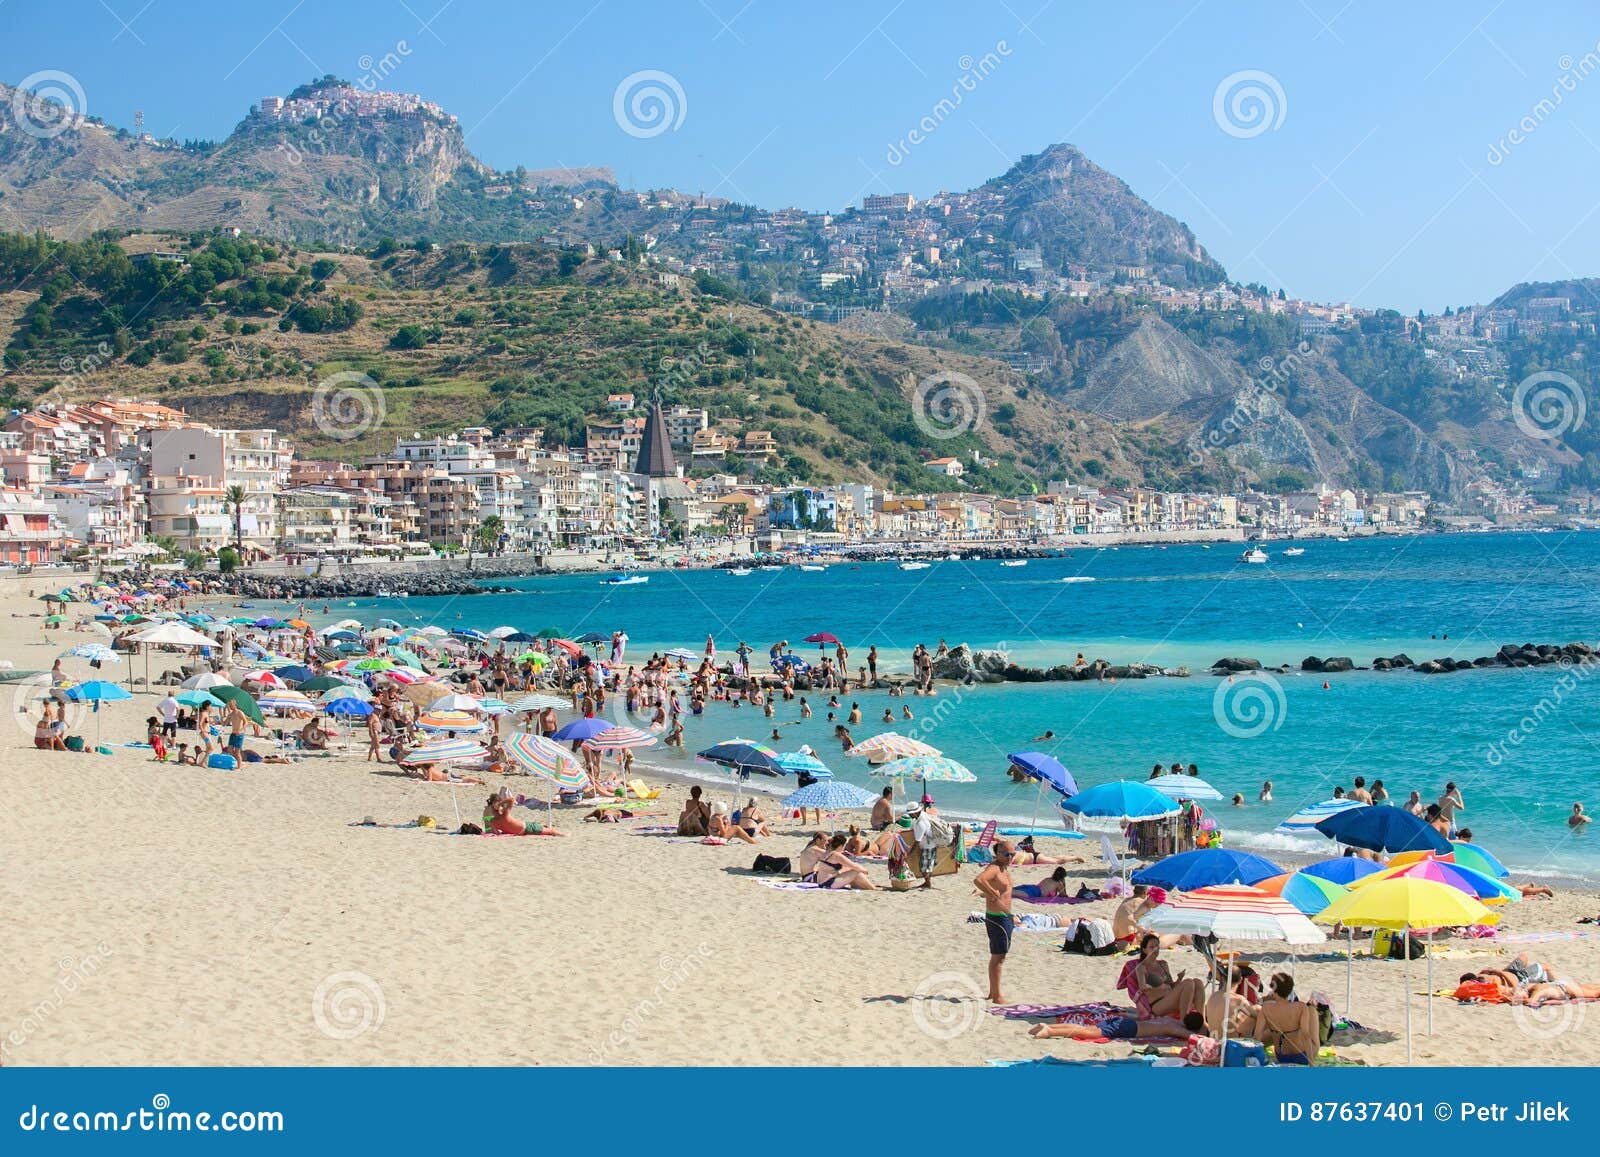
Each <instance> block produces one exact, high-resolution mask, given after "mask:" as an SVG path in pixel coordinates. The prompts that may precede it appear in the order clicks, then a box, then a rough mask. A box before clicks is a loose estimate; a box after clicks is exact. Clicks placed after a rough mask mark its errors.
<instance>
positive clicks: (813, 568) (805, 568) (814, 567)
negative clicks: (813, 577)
mask: <svg viewBox="0 0 1600 1157" xmlns="http://www.w3.org/2000/svg"><path fill="white" fill-rule="evenodd" d="M800 569H801V570H803V571H809V572H810V573H812V574H816V573H817V572H818V571H824V570H827V569H828V568H827V567H825V566H817V565H815V564H813V563H808V562H803V563H801V564H800Z"/></svg>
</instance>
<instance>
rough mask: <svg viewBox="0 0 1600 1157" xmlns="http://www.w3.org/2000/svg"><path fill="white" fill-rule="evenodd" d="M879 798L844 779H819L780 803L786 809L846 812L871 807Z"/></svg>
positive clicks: (787, 796)
mask: <svg viewBox="0 0 1600 1157" xmlns="http://www.w3.org/2000/svg"><path fill="white" fill-rule="evenodd" d="M877 798H878V797H877V796H875V795H873V794H872V793H871V792H870V791H864V790H862V789H861V788H859V787H857V786H856V785H855V784H853V783H846V782H845V781H844V780H842V779H819V780H818V781H817V782H816V783H813V784H808V785H807V786H805V787H802V788H801V789H800V790H799V791H795V792H791V793H790V794H789V795H786V796H784V797H783V799H782V800H781V801H779V802H780V803H781V804H782V805H783V806H784V807H786V808H802V809H803V808H815V809H817V810H818V811H846V810H850V809H854V808H867V807H871V806H872V805H873V803H875V802H876V801H877Z"/></svg>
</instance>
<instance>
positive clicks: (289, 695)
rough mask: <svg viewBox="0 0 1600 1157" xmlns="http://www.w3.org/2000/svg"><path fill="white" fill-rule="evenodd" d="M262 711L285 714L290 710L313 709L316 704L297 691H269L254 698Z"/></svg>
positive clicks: (315, 707)
mask: <svg viewBox="0 0 1600 1157" xmlns="http://www.w3.org/2000/svg"><path fill="white" fill-rule="evenodd" d="M256 706H257V707H259V708H261V710H262V711H273V712H277V713H279V714H285V713H288V712H290V711H315V710H316V709H317V705H316V704H315V703H313V702H311V700H310V699H308V698H306V697H305V696H304V695H302V694H301V693H300V692H298V691H270V692H268V693H267V694H265V695H263V696H262V697H261V698H260V699H257V700H256Z"/></svg>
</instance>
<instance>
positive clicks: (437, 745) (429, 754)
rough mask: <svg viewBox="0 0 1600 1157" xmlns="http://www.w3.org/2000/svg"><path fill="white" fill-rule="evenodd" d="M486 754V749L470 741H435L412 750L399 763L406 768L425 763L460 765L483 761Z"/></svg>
mask: <svg viewBox="0 0 1600 1157" xmlns="http://www.w3.org/2000/svg"><path fill="white" fill-rule="evenodd" d="M488 754H489V751H488V749H487V748H485V747H483V746H482V745H481V744H477V743H474V742H472V740H470V739H435V740H432V741H430V742H428V743H424V744H423V745H422V746H420V747H414V748H412V749H411V750H410V751H409V752H407V753H406V757H405V758H404V759H402V760H401V761H400V762H401V763H403V764H405V765H406V766H408V767H418V766H421V765H422V764H425V763H462V762H465V761H468V760H473V759H483V758H484V757H485V756H487V755H488Z"/></svg>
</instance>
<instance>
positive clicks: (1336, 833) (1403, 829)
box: [1316, 807, 1451, 852]
mask: <svg viewBox="0 0 1600 1157" xmlns="http://www.w3.org/2000/svg"><path fill="white" fill-rule="evenodd" d="M1316 826H1317V831H1319V832H1321V833H1322V834H1323V835H1325V836H1328V837H1330V838H1331V839H1334V840H1337V841H1338V842H1339V843H1341V844H1345V845H1347V846H1349V847H1355V848H1366V849H1368V850H1369V851H1374V852H1414V851H1423V850H1426V851H1434V852H1448V851H1450V850H1451V848H1450V841H1449V840H1447V839H1445V838H1444V837H1443V836H1441V835H1440V834H1439V833H1438V832H1437V831H1435V830H1434V829H1433V827H1432V826H1431V825H1429V824H1427V823H1425V822H1423V821H1422V820H1421V819H1419V818H1418V817H1417V816H1414V815H1412V814H1411V813H1410V812H1408V811H1406V810H1405V809H1404V808H1397V807H1363V808H1353V809H1351V810H1350V811H1342V812H1339V813H1338V814H1337V815H1331V816H1329V817H1328V818H1327V819H1325V820H1319V821H1318V822H1317V825H1316Z"/></svg>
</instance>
